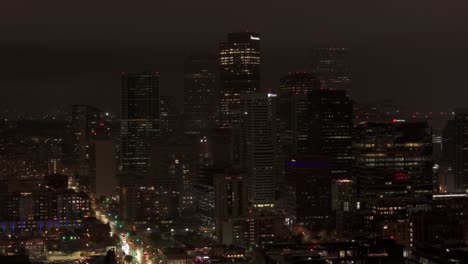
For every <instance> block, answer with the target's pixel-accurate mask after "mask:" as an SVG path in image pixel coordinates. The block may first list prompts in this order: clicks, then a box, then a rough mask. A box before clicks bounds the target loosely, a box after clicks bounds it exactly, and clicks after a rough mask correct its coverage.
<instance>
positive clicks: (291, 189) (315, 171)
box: [285, 155, 332, 230]
mask: <svg viewBox="0 0 468 264" xmlns="http://www.w3.org/2000/svg"><path fill="white" fill-rule="evenodd" d="M331 169H332V164H331V162H330V159H329V158H327V157H324V156H318V155H297V156H293V157H291V158H290V159H288V161H287V164H286V185H285V187H286V193H285V194H286V197H287V199H286V200H287V202H286V204H287V206H286V207H285V208H286V210H287V213H286V215H287V216H288V217H289V220H290V223H293V224H299V225H302V226H306V227H307V228H310V229H311V230H320V229H323V228H325V229H326V227H327V224H330V222H332V221H330V218H331V216H332V177H331Z"/></svg>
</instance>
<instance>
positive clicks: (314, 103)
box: [306, 89, 353, 179]
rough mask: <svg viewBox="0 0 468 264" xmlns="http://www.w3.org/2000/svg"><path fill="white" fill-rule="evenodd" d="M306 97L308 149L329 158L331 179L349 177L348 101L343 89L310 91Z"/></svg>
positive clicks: (349, 132) (351, 114)
mask: <svg viewBox="0 0 468 264" xmlns="http://www.w3.org/2000/svg"><path fill="white" fill-rule="evenodd" d="M308 99H309V103H310V105H309V118H310V119H309V120H310V122H309V125H308V127H306V129H309V138H308V141H309V151H310V152H311V153H313V154H323V155H328V156H329V157H331V158H332V163H333V167H332V174H333V178H335V179H337V178H348V179H349V178H351V175H350V174H349V170H350V168H351V163H352V155H351V143H352V129H353V122H352V118H353V106H352V101H351V100H350V98H349V96H348V95H347V94H346V91H343V90H325V89H322V90H314V91H311V92H310V93H309V94H308Z"/></svg>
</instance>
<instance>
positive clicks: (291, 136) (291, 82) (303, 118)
mask: <svg viewBox="0 0 468 264" xmlns="http://www.w3.org/2000/svg"><path fill="white" fill-rule="evenodd" d="M319 88H320V82H319V80H318V79H317V77H316V76H315V75H314V74H313V73H307V72H295V73H289V74H288V75H286V76H284V77H283V78H281V80H280V89H279V93H278V97H279V98H278V99H279V100H278V118H279V124H278V130H279V132H280V134H281V135H280V139H281V143H282V146H283V152H284V154H285V155H286V156H289V155H292V154H298V153H305V152H307V149H308V148H309V146H308V136H309V135H308V134H309V133H308V131H309V122H308V120H309V105H310V103H309V100H308V93H309V92H311V91H313V90H317V89H319Z"/></svg>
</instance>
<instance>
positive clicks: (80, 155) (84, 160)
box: [71, 105, 101, 187]
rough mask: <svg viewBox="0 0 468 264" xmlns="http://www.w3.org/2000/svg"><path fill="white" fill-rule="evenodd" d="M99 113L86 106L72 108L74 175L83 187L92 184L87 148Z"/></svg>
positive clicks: (97, 110)
mask: <svg viewBox="0 0 468 264" xmlns="http://www.w3.org/2000/svg"><path fill="white" fill-rule="evenodd" d="M100 113H101V111H100V110H99V109H97V108H95V107H92V106H88V105H73V106H72V114H71V116H72V121H71V130H72V150H73V152H72V153H73V159H74V161H75V168H76V169H75V173H76V174H77V175H78V177H79V182H80V184H81V185H83V186H88V187H89V186H90V184H91V182H92V178H93V175H92V167H91V164H90V163H91V160H90V158H89V157H90V152H89V146H90V144H91V137H92V131H93V129H94V128H96V126H97V125H98V122H99V120H100Z"/></svg>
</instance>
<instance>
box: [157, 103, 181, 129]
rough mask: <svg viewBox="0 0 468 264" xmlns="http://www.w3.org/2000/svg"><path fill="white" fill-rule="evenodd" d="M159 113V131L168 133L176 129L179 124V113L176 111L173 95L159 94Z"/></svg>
mask: <svg viewBox="0 0 468 264" xmlns="http://www.w3.org/2000/svg"><path fill="white" fill-rule="evenodd" d="M159 111H160V112H159V114H160V117H161V118H160V121H159V122H160V126H159V128H160V133H161V135H168V134H171V133H173V132H174V131H176V130H177V128H178V125H179V113H178V111H177V102H176V98H175V97H174V96H167V95H165V96H160V100H159Z"/></svg>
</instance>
